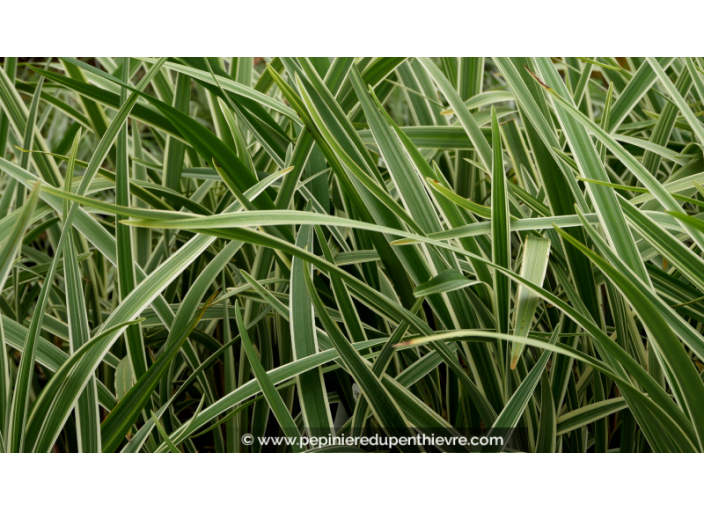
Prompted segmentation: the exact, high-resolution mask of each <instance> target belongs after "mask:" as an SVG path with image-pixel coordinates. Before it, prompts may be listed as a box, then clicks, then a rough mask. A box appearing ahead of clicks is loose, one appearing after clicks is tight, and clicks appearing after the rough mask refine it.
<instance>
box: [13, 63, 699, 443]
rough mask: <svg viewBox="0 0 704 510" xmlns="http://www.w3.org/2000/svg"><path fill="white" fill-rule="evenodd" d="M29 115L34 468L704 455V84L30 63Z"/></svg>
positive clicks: (647, 78) (25, 287) (517, 74)
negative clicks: (102, 461)
mask: <svg viewBox="0 0 704 510" xmlns="http://www.w3.org/2000/svg"><path fill="white" fill-rule="evenodd" d="M0 106H1V111H0V315H1V318H2V320H1V321H0V449H1V450H2V451H3V452H171V453H180V452H184V453H187V452H228V453H238V452H325V451H338V452H341V451H342V452H346V451H349V452H357V451H370V450H371V451H394V452H395V451H402V452H422V451H426V452H438V451H441V452H477V453H483V452H551V453H561V452H571V453H576V452H582V453H592V452H602V453H603V452H623V453H629V452H699V451H702V450H704V382H703V380H702V370H703V369H704V364H703V362H704V338H703V337H702V328H703V327H704V260H702V249H704V216H703V212H704V157H703V147H704V145H703V144H704V123H703V122H702V121H703V120H704V116H703V114H704V59H702V58H697V57H694V58H689V57H687V58H679V57H659V58H650V57H645V58H641V57H633V58H620V57H619V58H613V57H558V58H547V57H546V58H523V57H521V58H505V57H500V58H499V57H496V58H488V57H487V58H484V57H437V58H425V57H423V58H412V57H408V58H407V57H358V58H354V57H335V58H332V57H331V58H327V57H326V58H320V57H316V58H308V57H298V58H289V57H256V58H253V57H224V58H220V57H218V58H190V57H189V58H181V57H172V58H167V57H163V58H109V57H87V58H80V59H77V58H69V57H65V58H64V57H34V58H21V59H18V58H11V57H6V58H4V60H2V64H1V65H0ZM419 434H424V435H426V436H432V437H436V438H437V437H441V438H443V441H440V442H438V443H437V444H420V443H414V442H408V441H399V438H403V437H407V438H408V437H413V436H418V435H419ZM372 435H375V436H378V437H385V438H395V440H396V441H395V442H394V443H393V446H388V445H389V444H391V443H386V444H387V446H383V445H380V446H365V447H362V446H360V444H359V443H358V442H355V440H353V441H345V442H340V443H335V442H334V441H333V439H334V438H353V439H354V438H362V437H369V436H372ZM470 437H473V438H474V437H482V438H486V439H491V441H489V440H486V441H483V442H481V444H480V443H478V442H476V443H475V442H470V441H458V439H459V438H470ZM271 438H278V439H282V438H283V439H286V441H281V440H277V441H271ZM314 438H318V439H320V438H327V440H326V441H322V440H321V441H315V440H313V439H314ZM497 439H498V440H497Z"/></svg>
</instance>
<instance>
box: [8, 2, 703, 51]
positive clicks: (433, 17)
mask: <svg viewBox="0 0 704 510" xmlns="http://www.w3.org/2000/svg"><path fill="white" fill-rule="evenodd" d="M1 12H2V22H1V23H2V24H1V25H0V43H2V48H3V52H4V53H7V54H10V55H15V54H17V55H19V54H24V55H30V54H35V55H44V54H46V53H48V51H47V50H49V51H50V52H51V53H53V54H74V55H75V54H83V53H86V50H89V52H90V53H91V54H97V55H145V54H150V55H156V54H170V55H181V56H193V55H208V56H213V55H280V54H281V53H282V52H283V51H286V52H288V53H289V54H294V53H297V54H306V55H320V54H324V55H328V56H340V55H351V54H354V55H374V56H379V55H400V54H408V55H415V56H430V55H431V54H434V55H439V54H442V55H458V54H462V55H468V54H469V55H488V54H495V55H502V56H503V55H510V56H515V55H517V54H521V55H533V56H535V55H548V54H550V55H555V54H559V55H566V54H569V55H586V54H590V55H591V54H595V55H596V54H600V55H605V54H608V55H614V54H620V55H653V56H661V55H664V54H666V53H668V52H669V53H672V54H681V53H682V52H683V51H686V50H688V49H690V48H691V50H695V49H696V48H699V47H701V21H700V18H701V16H700V15H699V14H701V12H702V11H701V4H698V3H695V2H693V1H690V0H669V1H668V2H666V4H665V5H658V4H654V3H649V2H642V1H634V0H629V1H624V0H590V1H588V2H587V1H565V0H561V1H557V0H549V1H546V0H535V1H528V0H521V1H516V0H501V1H497V0H493V1H492V0H480V1H477V0H474V1H471V0H430V1H428V0H425V1H418V0H395V1H389V0H352V1H341V0H337V1H334V0H315V1H311V0H294V1H292V0H286V1H281V0H268V1H259V2H251V1H250V2H242V1H232V0H228V1H223V0H219V1H214V0H189V1H184V0H173V1H165V0H161V1H154V0H121V1H119V2H107V1H95V0H90V1H89V0H65V1H56V0H51V1H47V0H37V1H35V2H31V3H27V2H22V1H18V0H8V1H6V2H3V7H2V11H1Z"/></svg>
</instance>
